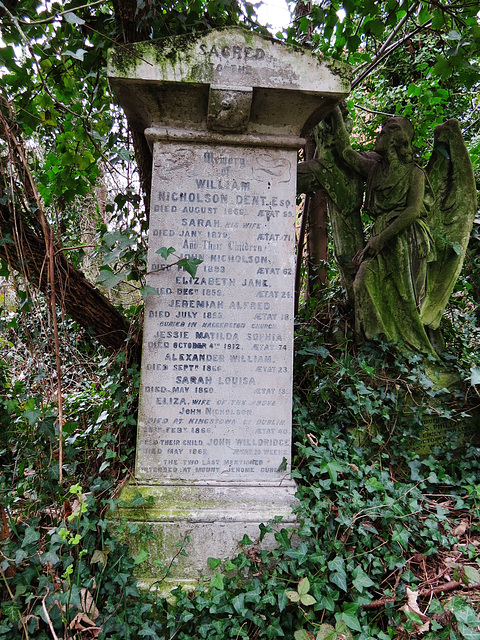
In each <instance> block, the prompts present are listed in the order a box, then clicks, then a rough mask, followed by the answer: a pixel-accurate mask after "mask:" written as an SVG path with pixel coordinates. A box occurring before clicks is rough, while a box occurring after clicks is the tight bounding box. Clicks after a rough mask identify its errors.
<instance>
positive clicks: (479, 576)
mask: <svg viewBox="0 0 480 640" xmlns="http://www.w3.org/2000/svg"><path fill="white" fill-rule="evenodd" d="M463 581H464V582H465V584H467V585H468V584H478V583H479V582H480V573H479V572H478V571H477V569H475V567H471V566H470V565H468V564H467V565H466V566H464V567H463Z"/></svg>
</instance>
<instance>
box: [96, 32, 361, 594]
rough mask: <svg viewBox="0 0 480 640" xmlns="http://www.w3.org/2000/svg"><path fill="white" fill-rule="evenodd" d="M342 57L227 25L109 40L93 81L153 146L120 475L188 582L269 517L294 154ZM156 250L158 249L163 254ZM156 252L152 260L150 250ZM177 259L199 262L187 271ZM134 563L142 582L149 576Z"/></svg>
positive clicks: (285, 468)
mask: <svg viewBox="0 0 480 640" xmlns="http://www.w3.org/2000/svg"><path fill="white" fill-rule="evenodd" d="M349 74H350V71H349V68H348V67H347V66H346V65H343V64H341V63H339V62H336V61H330V60H325V59H321V58H319V57H317V56H314V55H312V54H311V53H310V52H307V51H304V50H301V49H297V48H293V47H291V46H287V45H285V44H282V43H280V42H278V41H275V40H274V39H271V38H267V37H262V36H259V35H256V34H253V33H250V32H248V31H245V30H243V29H240V28H233V29H225V30H217V31H210V32H207V33H204V34H201V35H196V36H189V37H176V38H169V39H166V40H164V41H158V42H148V43H140V44H136V45H133V46H131V47H129V50H128V53H127V52H126V50H125V48H124V47H122V48H116V49H114V50H112V51H111V52H110V57H109V69H108V75H109V80H110V84H111V86H112V88H113V90H114V91H115V93H116V94H117V96H118V98H119V100H120V103H121V105H122V106H123V108H124V109H125V111H126V114H127V116H128V119H129V122H130V124H131V126H133V127H137V129H138V130H139V131H142V132H144V134H145V136H146V138H147V141H148V142H149V144H150V145H151V147H152V150H153V182H152V193H151V213H150V227H149V253H148V284H149V285H150V286H151V287H153V288H154V289H156V291H157V295H150V296H148V298H147V300H146V305H145V326H144V342H143V357H142V373H141V395H140V410H139V421H138V440H137V459H136V469H135V480H136V483H130V485H129V486H128V487H127V488H126V489H124V491H123V494H122V497H123V498H124V499H125V500H126V501H128V499H129V498H131V497H133V496H134V495H135V494H136V493H137V492H140V494H142V495H143V496H145V497H148V496H151V497H152V498H153V505H152V506H149V507H148V508H147V509H146V511H145V510H144V509H143V508H142V509H139V508H138V507H137V508H135V507H130V508H128V507H127V508H124V509H123V510H122V515H124V516H126V517H127V518H128V519H129V520H136V519H139V520H144V519H145V514H146V520H147V521H148V522H150V523H151V525H152V527H153V531H154V534H155V542H154V543H153V544H152V545H151V549H150V551H151V554H152V558H155V557H156V558H160V559H163V560H164V561H165V562H167V564H168V562H169V559H170V558H172V557H173V556H174V555H175V554H176V552H177V551H178V547H176V544H177V543H178V541H179V540H180V539H183V538H184V537H185V535H186V534H188V537H189V541H190V543H189V544H188V545H187V547H186V551H187V554H188V557H186V558H180V559H179V560H180V562H179V564H178V566H177V568H176V569H175V571H174V574H173V579H174V580H176V581H177V582H179V581H180V582H188V581H193V580H196V579H197V578H198V577H199V576H201V575H202V574H205V573H207V570H208V563H207V558H208V557H215V558H224V557H227V556H229V555H230V556H231V555H233V554H235V552H236V550H237V549H238V543H239V541H240V540H242V538H243V537H244V535H245V534H247V535H248V536H249V537H250V538H251V539H252V540H254V539H256V538H257V537H258V535H259V524H260V523H267V522H268V521H269V520H270V519H272V518H274V517H275V516H282V517H283V522H285V523H291V522H293V521H294V520H293V517H292V511H291V505H292V504H293V503H294V502H295V498H294V493H295V484H294V482H293V481H292V480H291V478H290V475H289V467H290V457H291V453H290V452H291V402H292V360H293V304H294V242H295V214H296V206H295V204H296V162H297V151H298V149H299V148H301V147H302V146H303V144H304V140H303V139H302V136H303V135H305V134H306V133H307V132H308V131H309V130H310V129H311V127H312V126H313V125H314V124H316V123H317V122H319V121H320V120H321V119H322V118H323V117H325V116H326V115H327V114H328V113H329V112H330V111H331V110H332V108H333V107H334V106H335V105H336V104H337V103H339V102H340V101H341V100H342V99H343V98H344V97H345V96H346V95H347V94H348V91H349ZM173 249H174V250H175V252H174V253H173ZM162 256H163V257H162ZM178 257H181V258H185V257H187V258H190V259H196V260H197V261H201V262H200V263H199V265H198V268H197V271H196V274H195V277H192V276H191V275H189V274H188V273H187V272H186V271H185V270H184V269H183V268H182V267H181V266H179V265H177V264H176V263H177V262H178ZM159 575H160V572H159V573H158V574H157V573H156V572H155V570H152V571H151V573H150V574H149V575H146V574H145V575H142V576H141V579H142V580H143V581H144V584H146V585H148V584H151V583H153V582H155V581H156V580H158V579H159Z"/></svg>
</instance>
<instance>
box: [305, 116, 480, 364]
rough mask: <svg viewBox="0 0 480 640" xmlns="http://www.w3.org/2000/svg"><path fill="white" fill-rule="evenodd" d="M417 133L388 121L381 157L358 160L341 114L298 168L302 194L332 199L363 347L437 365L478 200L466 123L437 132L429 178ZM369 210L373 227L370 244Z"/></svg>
mask: <svg viewBox="0 0 480 640" xmlns="http://www.w3.org/2000/svg"><path fill="white" fill-rule="evenodd" d="M413 133H414V132H413V126H412V124H411V123H410V121H409V120H408V119H407V118H403V117H391V118H388V119H387V120H386V121H385V122H384V123H383V126H382V129H381V131H380V133H379V134H378V137H377V139H376V142H375V148H374V151H371V152H366V153H359V152H357V151H354V150H353V149H352V147H351V145H350V141H349V136H348V133H347V129H346V126H345V122H344V119H343V116H342V113H341V111H340V108H339V107H336V108H335V109H334V111H333V112H332V113H331V114H330V116H328V118H327V119H326V120H325V121H324V122H323V123H321V124H320V125H319V126H318V127H317V130H316V132H315V137H316V141H317V149H318V156H317V158H316V159H314V160H311V161H309V162H305V163H300V164H299V165H298V183H297V190H298V192H299V193H304V192H309V191H315V190H317V189H319V188H322V189H324V190H325V191H326V193H327V194H328V196H329V201H330V202H329V213H330V220H331V226H332V233H333V244H334V251H335V257H336V260H337V262H338V265H339V270H340V273H341V276H342V280H343V283H344V286H345V289H346V292H347V296H348V297H349V299H350V301H351V302H352V303H353V306H354V310H355V332H356V334H357V336H358V338H359V339H360V340H361V339H373V338H375V337H379V338H383V339H386V340H389V341H392V342H395V343H397V344H402V345H403V346H404V348H406V349H407V350H409V351H414V352H419V353H424V354H432V355H433V356H434V357H437V356H438V354H439V353H440V352H441V351H442V350H443V348H444V345H443V340H442V337H441V333H440V329H439V326H440V320H441V317H442V314H443V311H444V309H445V307H446V305H447V302H448V300H449V298H450V295H451V293H452V291H453V288H454V286H455V282H456V280H457V278H458V275H459V273H460V270H461V268H462V264H463V261H464V258H465V252H466V249H467V245H468V240H469V237H470V232H471V229H472V225H473V220H474V217H475V213H476V208H477V207H476V202H477V195H476V187H475V180H474V175H473V168H472V164H471V162H470V158H469V156H468V153H467V150H466V148H465V143H464V141H463V137H462V134H461V131H460V126H459V123H458V121H457V120H448V121H447V122H445V123H444V124H442V125H439V126H437V127H436V128H435V131H434V147H433V152H432V156H431V158H430V161H429V163H428V165H427V167H426V169H422V168H421V167H419V166H418V165H417V164H416V163H415V160H414V154H413V147H412V140H413ZM362 205H363V207H364V209H365V211H366V212H367V213H368V215H369V216H370V218H371V219H372V220H373V228H372V231H371V235H370V237H369V238H368V239H367V240H365V238H364V230H363V228H362V220H361V208H362Z"/></svg>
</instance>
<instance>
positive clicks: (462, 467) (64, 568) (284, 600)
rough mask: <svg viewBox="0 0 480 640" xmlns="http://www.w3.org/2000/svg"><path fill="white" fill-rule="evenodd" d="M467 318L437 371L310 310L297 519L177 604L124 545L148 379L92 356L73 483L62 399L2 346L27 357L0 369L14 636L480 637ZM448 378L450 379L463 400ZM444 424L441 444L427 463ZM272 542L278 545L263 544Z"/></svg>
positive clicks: (220, 565)
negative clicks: (125, 487) (123, 514)
mask: <svg viewBox="0 0 480 640" xmlns="http://www.w3.org/2000/svg"><path fill="white" fill-rule="evenodd" d="M452 318H453V316H452ZM465 318H467V316H466V315H465ZM453 319H454V321H455V322H456V323H457V328H456V329H455V330H452V334H453V335H454V336H455V340H456V343H455V344H454V345H453V347H452V350H451V352H450V353H448V352H447V353H446V354H445V355H444V360H443V364H442V365H441V367H439V366H438V363H434V362H429V361H428V360H427V361H424V360H423V359H421V358H419V357H418V356H415V355H412V354H410V355H402V354H401V353H399V352H398V350H393V349H392V347H391V345H384V344H365V345H363V346H362V347H361V348H357V347H354V345H352V344H351V343H350V342H349V341H348V339H343V340H340V341H339V340H338V335H339V332H336V333H335V332H331V333H330V334H326V333H325V331H319V323H320V322H323V320H322V319H321V318H320V312H318V311H317V309H316V308H315V307H313V306H310V307H308V308H307V309H306V310H304V312H303V313H302V314H301V315H300V317H299V320H298V324H297V337H296V360H295V398H294V433H293V440H294V469H293V476H294V478H295V479H296V481H297V484H298V492H297V498H298V504H297V506H296V507H295V511H296V516H297V522H298V526H297V527H296V528H290V527H285V526H283V525H282V522H281V521H280V520H277V521H273V522H271V523H264V524H263V525H262V526H261V527H260V529H259V542H257V541H252V540H249V539H248V538H246V537H245V538H244V539H243V540H242V541H240V543H239V552H238V554H237V556H236V557H233V558H230V559H225V558H210V560H209V563H210V575H209V577H208V578H205V579H204V580H203V581H200V582H199V584H198V587H197V589H196V590H194V591H187V590H183V589H181V588H178V589H176V590H175V591H174V592H173V593H172V595H171V596H170V597H169V598H168V599H162V598H160V596H159V595H158V594H152V593H142V592H140V591H139V590H138V589H137V586H136V582H135V577H134V576H135V567H136V566H137V565H139V564H141V563H143V562H146V563H151V562H153V561H154V559H153V558H150V557H149V556H148V553H147V552H146V551H140V553H138V555H137V556H136V557H135V558H132V557H130V554H129V550H128V549H127V548H126V547H125V545H124V544H123V543H122V542H120V541H119V539H118V538H117V537H116V535H117V534H118V532H119V531H118V528H119V523H118V521H117V522H116V523H115V521H114V515H115V509H116V506H117V505H118V499H117V498H116V497H115V496H116V494H117V493H118V489H119V487H120V486H121V484H122V482H123V481H124V479H125V478H127V477H128V475H129V468H130V465H131V462H132V453H133V450H134V441H133V432H134V427H135V422H136V418H135V404H136V397H137V393H138V383H139V375H138V370H137V369H136V368H131V369H130V370H128V371H127V370H126V365H125V363H124V362H123V361H122V358H121V357H120V358H119V361H117V362H114V361H107V360H106V359H105V358H106V356H104V355H102V354H101V353H99V354H98V353H95V354H92V352H90V351H88V349H87V352H88V354H89V359H88V362H90V365H91V366H90V367H87V369H85V371H87V370H88V371H90V373H89V374H88V375H84V376H83V377H81V379H80V380H79V382H78V383H77V384H76V385H73V383H72V387H71V388H69V389H68V393H66V394H65V398H64V408H65V415H66V422H65V425H64V432H65V448H64V459H63V470H64V474H65V478H66V479H65V482H64V484H63V485H62V486H59V484H58V478H59V471H58V456H59V453H58V429H57V428H56V421H55V415H56V413H55V403H54V401H53V400H51V401H49V400H48V398H46V397H45V394H44V393H42V391H41V386H39V384H38V381H36V377H37V376H38V371H36V370H35V367H32V366H31V363H30V364H29V366H28V367H27V366H25V361H26V359H27V357H28V355H27V353H26V352H25V353H23V352H21V349H20V347H17V345H16V343H15V342H14V341H13V340H10V342H8V336H7V338H5V337H4V339H5V340H7V343H8V344H9V347H8V348H9V349H10V350H11V352H12V353H13V352H14V353H16V354H17V355H18V357H19V358H20V356H19V354H20V353H23V356H22V357H21V358H20V360H22V358H23V360H22V363H21V366H20V364H18V363H17V364H15V365H14V366H12V365H10V366H7V365H6V364H3V365H2V367H1V369H0V384H1V385H2V386H1V393H0V424H1V427H2V440H1V443H0V447H1V451H0V455H1V459H2V471H1V475H0V500H1V502H0V515H1V525H2V526H1V529H0V559H1V562H0V581H1V584H0V596H1V617H0V639H5V640H13V639H17V638H38V639H39V640H43V639H45V640H46V639H49V640H50V639H52V638H53V640H56V639H58V640H60V638H62V639H64V640H67V638H68V639H72V640H74V639H75V640H77V639H82V640H83V639H90V638H100V639H102V638H112V639H114V638H141V637H150V638H154V639H160V640H167V639H168V640H173V638H177V639H178V640H190V639H193V638H199V639H200V638H209V640H217V639H218V640H220V639H224V638H235V639H239V638H245V639H247V638H248V639H256V638H277V637H286V638H295V639H296V640H307V639H308V640H309V639H312V638H315V639H316V640H321V639H322V638H329V639H330V640H334V639H336V638H338V639H344V640H345V639H347V640H348V639H349V638H354V639H355V640H369V639H374V638H375V639H378V640H387V639H390V638H417V637H418V638H419V637H422V638H425V640H433V639H437V638H439V639H448V640H457V639H459V638H468V639H470V638H472V639H473V638H480V631H479V630H478V629H479V628H480V619H479V618H478V617H477V612H478V611H479V610H480V607H479V606H478V605H477V593H480V573H479V571H480V567H479V565H480V561H479V554H478V548H479V547H480V523H479V517H478V516H479V508H480V483H479V481H478V473H479V468H480V463H479V455H478V454H479V449H478V448H477V446H476V443H475V442H474V441H473V442H470V434H469V432H465V431H463V432H460V433H459V432H456V430H455V429H456V427H457V426H458V425H461V424H463V423H468V424H469V425H470V426H472V425H473V426H474V427H475V429H477V430H478V413H477V406H476V405H477V403H478V394H477V392H476V387H475V386H472V384H471V382H472V375H473V374H472V372H475V371H477V370H478V362H476V360H475V354H473V355H472V350H471V348H470V347H471V343H472V341H473V340H476V339H477V335H476V328H475V326H474V325H472V324H471V319H470V317H468V319H465V323H467V324H463V325H462V324H461V323H462V312H461V311H459V312H458V314H457V316H455V317H454V318H453ZM334 320H335V319H333V321H334ZM334 334H335V335H336V336H337V339H336V341H333V339H332V340H331V341H330V342H328V341H327V339H326V338H325V335H334ZM5 335H6V334H5ZM343 335H344V337H345V336H347V338H348V332H344V333H343ZM322 336H323V337H322ZM11 362H13V363H15V360H14V359H12V360H11ZM76 366H77V368H78V367H79V366H80V365H79V362H77V365H76ZM85 366H86V365H85ZM95 370H96V371H101V373H100V374H99V373H97V374H95V375H94V374H93V373H91V372H92V371H95ZM439 371H440V373H442V374H444V373H445V372H448V373H449V385H450V386H449V389H448V390H447V389H446V388H444V386H443V384H442V380H443V378H438V379H437V378H436V377H435V376H436V375H437V374H438V373H439ZM452 374H453V375H452ZM72 380H73V378H72ZM32 390H33V391H32ZM432 420H434V421H436V423H435V424H436V425H441V429H442V430H443V431H442V432H443V443H442V446H439V447H438V448H435V447H433V448H432V446H431V445H430V451H429V452H425V451H424V453H422V454H421V453H419V451H422V446H424V445H423V444H422V431H423V430H424V429H425V426H426V425H428V424H430V423H431V422H432ZM450 426H451V428H450ZM435 428H436V429H437V430H438V429H439V428H440V427H438V426H437V427H435ZM475 429H474V430H473V431H475ZM462 433H463V435H462ZM465 434H466V435H465ZM439 442H440V440H439ZM445 443H447V444H445ZM137 500H138V498H137ZM136 504H138V502H137V503H136ZM114 523H115V524H114ZM122 526H123V527H127V528H128V532H129V533H138V531H139V530H138V525H134V524H128V523H124V524H123V525H122ZM267 533H269V534H270V535H273V536H274V538H275V540H276V544H277V546H276V548H275V549H273V550H272V549H270V550H268V549H263V548H262V545H261V542H262V540H263V539H264V537H265V535H266V534H267ZM145 535H146V536H148V535H150V534H149V532H148V529H147V530H146V532H145ZM185 552H186V553H187V554H188V544H187V545H186V548H185ZM182 553H183V552H182Z"/></svg>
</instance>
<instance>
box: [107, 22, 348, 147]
mask: <svg viewBox="0 0 480 640" xmlns="http://www.w3.org/2000/svg"><path fill="white" fill-rule="evenodd" d="M108 73H109V81H110V84H111V86H112V87H113V89H114V90H115V93H116V94H117V96H118V97H119V99H120V102H121V104H122V106H123V108H124V109H125V111H126V113H127V115H128V116H129V121H130V122H131V123H132V126H136V128H137V130H139V131H145V129H147V128H148V127H151V126H153V125H160V124H161V125H162V126H164V127H169V128H176V127H180V128H181V129H182V130H185V129H190V130H199V129H200V130H203V131H205V130H207V117H206V116H207V113H208V104H209V93H210V87H214V88H218V89H227V88H228V89H230V90H237V91H239V90H246V91H247V92H248V91H250V90H253V93H252V111H251V116H250V120H249V122H248V132H249V133H255V134H269V133H275V135H280V134H282V133H283V134H284V135H296V136H298V135H299V134H300V135H304V134H305V133H306V132H308V131H309V129H310V128H311V127H312V126H313V125H314V124H316V123H317V122H319V121H320V120H321V119H322V118H323V117H324V116H325V115H326V114H327V113H328V112H329V111H330V110H331V109H332V107H333V106H334V105H335V104H337V103H338V102H339V101H340V100H341V99H342V97H343V96H345V95H346V94H348V91H349V88H350V84H349V82H350V76H351V71H350V67H348V65H345V64H342V63H340V62H337V61H334V60H328V59H325V58H320V57H318V56H314V55H312V54H311V53H310V52H308V51H304V50H302V49H299V48H296V47H292V46H288V45H285V44H283V43H281V42H278V41H276V40H274V39H273V38H266V37H264V36H259V35H258V34H254V33H250V32H248V31H245V30H244V29H241V28H230V29H223V30H214V31H210V32H208V33H207V34H198V35H192V36H179V37H175V38H166V39H164V40H159V41H156V42H146V43H138V44H135V45H131V46H129V47H128V51H127V50H126V48H125V47H116V48H115V49H112V50H111V52H110V56H109V70H108Z"/></svg>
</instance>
